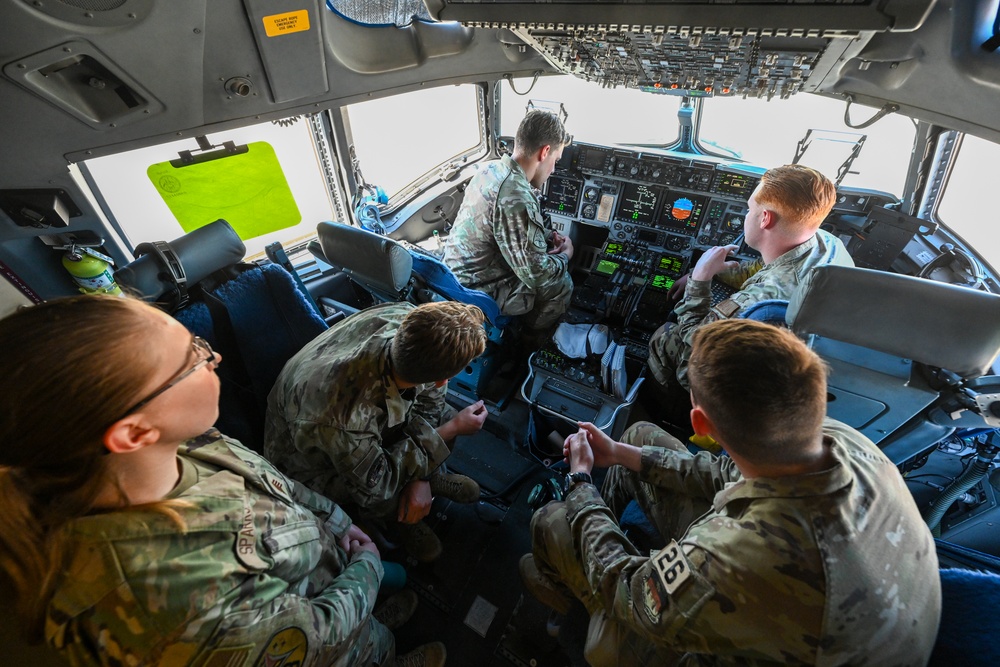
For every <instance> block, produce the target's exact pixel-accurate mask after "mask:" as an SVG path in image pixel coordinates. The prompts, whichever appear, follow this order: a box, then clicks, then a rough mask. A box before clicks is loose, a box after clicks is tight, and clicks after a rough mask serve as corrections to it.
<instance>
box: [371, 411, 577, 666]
mask: <svg viewBox="0 0 1000 667" xmlns="http://www.w3.org/2000/svg"><path fill="white" fill-rule="evenodd" d="M512 407H513V406H512ZM507 412H508V411H505V414H504V415H503V417H505V418H506V419H502V421H507V420H509V419H513V418H515V415H514V414H511V415H507V414H506V413H507ZM514 412H515V413H517V412H518V411H517V410H516V409H515V410H514ZM523 414H524V413H521V415H517V417H516V419H514V421H513V422H512V423H510V424H507V425H506V426H504V425H503V424H502V423H501V424H500V425H499V428H497V426H498V425H497V424H491V428H490V431H486V430H485V429H484V431H482V432H480V433H478V434H476V435H474V436H469V437H465V438H462V439H461V440H460V441H459V443H458V445H457V446H456V448H455V451H454V452H453V453H452V455H451V457H450V458H449V460H448V469H449V471H451V472H459V473H462V474H467V475H470V476H471V477H473V478H474V479H476V480H477V481H478V482H479V483H480V486H481V488H482V489H483V492H484V493H487V494H489V493H497V492H503V491H504V490H505V489H506V492H505V493H502V495H501V497H499V498H495V499H489V500H481V501H480V502H478V503H474V504H461V503H456V502H452V501H450V500H447V499H444V498H437V499H435V501H434V505H433V506H432V509H431V513H430V514H429V515H428V517H427V518H426V519H425V521H427V523H428V524H429V525H430V526H431V527H432V528H433V529H434V531H435V533H436V534H437V535H438V537H440V538H441V541H442V543H443V546H444V552H443V554H442V555H441V557H440V558H439V559H438V560H437V561H435V562H434V563H426V564H421V563H416V562H415V561H413V560H412V559H406V562H404V566H405V567H406V570H407V577H408V581H407V586H409V587H410V588H412V589H413V590H414V591H416V593H417V594H418V597H419V599H420V605H419V607H418V608H417V611H416V613H415V614H414V616H413V617H412V618H411V619H410V621H409V622H407V623H406V624H405V625H403V626H402V627H401V628H399V629H397V630H396V631H395V635H396V641H397V653H398V654H403V653H405V652H406V651H408V650H410V649H412V648H414V647H416V646H418V645H420V644H423V643H426V642H429V641H442V642H444V644H445V646H446V647H447V649H448V664H449V665H463V666H464V665H469V666H475V667H489V666H493V665H496V666H502V667H508V666H509V665H518V666H519V667H520V666H523V667H532V666H534V667H564V666H566V665H570V664H571V663H570V660H569V658H567V657H566V654H565V652H564V651H563V649H562V648H561V647H560V646H559V643H558V641H557V640H556V639H554V638H552V637H550V636H549V635H548V633H547V632H546V620H547V618H548V609H547V608H546V607H544V606H543V605H542V604H540V603H539V602H537V601H536V600H535V599H534V598H532V597H531V595H530V594H528V593H526V592H525V591H524V589H523V587H522V585H521V581H520V576H519V575H518V569H517V564H518V560H519V559H520V558H521V556H522V555H523V554H525V553H528V552H529V551H530V549H531V538H530V535H529V531H528V525H529V522H530V519H531V510H530V509H529V508H528V505H527V496H528V493H529V492H530V490H531V488H532V487H533V486H534V485H535V484H536V483H538V482H539V481H541V480H543V479H545V478H546V477H549V476H551V475H552V474H553V473H552V472H550V471H548V470H546V469H545V468H544V467H543V466H542V465H541V464H539V463H538V462H537V461H535V460H534V459H532V458H530V457H529V456H528V455H527V454H526V452H525V450H524V448H523V447H521V446H520V445H519V443H520V442H521V441H522V438H523V431H524V428H523V427H524V423H523V422H522V421H521V416H522V415H523ZM492 419H494V418H493V417H491V420H492ZM496 433H500V434H501V435H502V436H505V437H503V439H501V438H498V437H497V435H495V434H496ZM507 434H509V437H506V436H507ZM401 556H402V554H401V552H393V553H389V554H383V557H385V558H386V559H387V560H398V559H399V558H400V557H401Z"/></svg>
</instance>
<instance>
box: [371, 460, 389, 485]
mask: <svg viewBox="0 0 1000 667" xmlns="http://www.w3.org/2000/svg"><path fill="white" fill-rule="evenodd" d="M385 468H386V461H385V457H384V456H380V457H379V458H378V460H377V461H375V463H373V464H372V466H371V467H370V468H369V469H368V488H369V489H370V488H372V487H374V486H375V485H376V484H378V482H379V480H380V479H382V475H383V474H384V473H385Z"/></svg>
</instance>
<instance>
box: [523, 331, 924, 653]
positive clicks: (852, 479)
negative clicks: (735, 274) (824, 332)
mask: <svg viewBox="0 0 1000 667" xmlns="http://www.w3.org/2000/svg"><path fill="white" fill-rule="evenodd" d="M690 378H691V385H692V394H693V397H694V409H693V411H692V422H693V424H694V426H695V431H696V432H698V433H699V434H703V435H711V436H712V437H714V438H715V439H716V440H717V441H718V442H720V443H722V444H723V445H724V446H725V447H726V449H727V451H728V452H729V453H730V455H731V456H730V457H725V458H718V457H714V456H712V455H709V454H707V453H704V452H703V453H699V454H698V455H695V456H693V455H691V454H690V453H689V452H688V451H687V450H686V449H685V448H684V447H683V446H682V445H681V444H680V443H679V442H678V441H676V440H675V439H673V438H672V437H671V436H669V435H667V434H666V433H665V432H663V431H661V430H659V429H658V428H657V427H655V426H652V425H650V424H637V425H635V426H633V427H632V428H631V429H630V430H629V431H628V432H627V433H626V434H625V435H624V436H623V442H618V443H616V442H613V441H612V440H611V439H610V438H608V437H607V436H606V435H604V434H603V433H601V432H600V431H599V430H597V429H596V428H595V427H594V426H593V425H592V424H581V429H580V431H579V432H578V433H576V434H574V435H572V436H570V437H569V438H567V441H566V453H567V458H568V459H569V462H570V471H571V473H577V474H578V475H577V479H573V478H571V480H572V481H571V482H570V484H569V486H570V490H569V492H568V494H567V495H566V499H565V502H558V503H556V502H554V503H550V504H548V505H546V506H545V507H544V508H542V509H541V510H539V512H537V513H536V514H535V516H534V518H533V519H532V526H531V530H532V538H533V556H526V557H525V558H524V559H523V560H522V565H521V572H522V578H523V579H524V581H525V584H526V586H527V587H528V588H529V590H531V591H532V592H533V593H534V594H535V595H536V597H538V598H539V599H541V600H542V601H543V602H547V603H548V604H549V605H550V606H552V607H553V608H555V609H557V610H559V611H562V612H565V611H566V610H567V609H568V607H569V604H570V597H569V596H570V594H572V596H575V597H576V598H578V599H579V600H580V601H582V602H583V604H584V605H585V606H586V608H587V610H588V611H589V612H590V615H591V621H590V626H589V631H588V635H587V641H586V647H585V655H586V656H587V659H588V662H589V663H590V664H591V665H594V666H595V667H601V666H603V665H622V666H625V667H629V666H632V665H650V664H689V665H690V664H704V665H735V664H755V665H764V664H774V665H778V664H781V665H815V664H830V665H847V664H849V665H872V666H875V665H924V664H926V662H927V660H928V658H929V656H930V654H931V650H932V648H933V645H934V640H935V636H936V630H937V625H938V620H939V617H940V611H941V590H940V580H939V577H938V571H937V570H938V561H937V556H936V553H935V548H934V540H933V538H932V537H931V534H930V531H929V530H928V529H927V526H926V525H925V524H924V523H923V521H922V519H921V517H920V513H919V511H918V510H917V507H916V505H915V503H914V502H913V499H912V497H911V495H910V494H909V492H908V490H907V488H906V485H905V484H904V482H903V479H902V477H901V476H900V474H899V472H898V471H897V470H896V468H895V466H893V465H892V463H891V462H890V461H889V460H888V459H887V458H886V457H885V455H884V454H882V452H881V451H880V450H879V449H878V448H877V447H876V446H875V445H874V444H872V443H871V441H869V440H868V439H867V438H865V437H864V436H862V435H861V434H860V433H858V432H857V431H854V430H853V429H851V428H849V427H847V426H845V425H844V424H841V423H839V422H836V421H833V420H830V419H826V418H825V404H826V370H825V367H824V365H823V363H822V361H821V360H820V359H819V358H818V357H817V356H816V355H815V354H814V353H813V352H812V351H811V350H809V349H808V348H806V346H805V345H804V344H803V343H802V342H801V341H799V340H798V339H797V338H796V337H795V336H794V335H793V334H791V333H790V332H787V331H781V330H776V329H774V328H773V327H770V326H769V325H766V324H761V323H759V322H752V321H747V320H728V321H720V322H715V323H712V324H709V325H706V326H705V327H703V328H702V329H701V330H699V332H698V333H697V334H696V335H695V340H694V350H693V352H692V356H691V362H690ZM594 465H598V466H608V465H617V466H622V467H624V468H627V469H628V473H629V474H628V475H627V476H623V475H611V474H609V480H611V481H610V482H608V486H606V491H607V492H608V493H609V494H610V495H611V496H612V498H613V500H612V504H613V506H612V507H609V505H608V504H605V501H604V500H603V499H602V498H601V496H600V495H599V494H598V492H597V489H596V487H594V486H593V484H592V483H588V482H587V480H586V478H580V476H579V473H589V472H590V470H591V469H592V467H593V466H594ZM612 470H614V468H612ZM626 478H629V479H628V480H627V482H626V483H627V484H628V485H629V486H630V487H631V488H629V489H627V492H628V493H626V494H623V495H628V494H629V493H633V492H634V491H635V487H636V486H639V487H642V489H643V490H642V491H641V492H638V493H636V495H637V497H638V498H639V499H640V501H641V502H642V503H643V504H644V505H645V509H646V510H647V512H649V516H650V517H651V518H652V520H653V521H654V523H656V525H657V527H658V528H659V530H660V531H661V533H662V535H663V537H664V538H665V539H666V540H669V542H668V543H667V544H666V546H665V547H664V548H662V549H660V550H659V551H655V552H653V553H651V554H649V555H645V554H641V553H639V552H638V550H637V549H636V548H635V547H634V546H633V545H632V544H631V543H630V542H629V541H628V539H627V538H626V537H625V536H624V535H623V534H622V531H621V529H620V528H619V526H618V524H617V522H616V516H617V514H616V512H617V509H618V508H617V507H616V506H614V505H619V504H620V502H621V501H622V500H623V498H621V497H617V496H616V493H617V488H616V486H617V485H618V484H621V483H622V482H623V480H625V479H626ZM609 487H610V488H609ZM700 512H703V513H701V514H699V513H700Z"/></svg>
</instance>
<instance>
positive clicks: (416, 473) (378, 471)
mask: <svg viewBox="0 0 1000 667" xmlns="http://www.w3.org/2000/svg"><path fill="white" fill-rule="evenodd" d="M314 426H315V430H311V429H310V430H303V429H296V440H298V439H299V438H300V437H301V438H304V441H303V443H301V446H304V447H305V449H300V451H306V450H308V448H313V447H316V446H317V443H319V445H318V446H319V447H320V448H321V449H322V450H323V451H324V452H325V453H326V455H327V456H328V457H329V458H330V461H331V463H332V465H333V469H334V470H336V471H337V483H338V484H343V485H345V486H346V487H347V488H348V489H349V490H350V494H351V498H352V500H354V501H355V502H357V503H358V504H359V505H361V506H362V507H370V506H372V505H375V504H377V503H380V502H384V501H387V500H390V499H392V498H394V497H395V496H397V495H398V494H399V492H400V491H401V490H402V488H403V487H404V486H406V485H407V484H408V483H410V482H411V481H412V480H414V479H419V478H422V477H426V476H427V475H429V474H430V473H431V472H432V471H433V470H435V469H436V468H438V467H439V466H440V465H441V464H442V463H443V462H444V460H445V459H446V458H448V454H449V453H450V451H449V449H448V446H447V445H446V444H445V442H444V440H442V439H441V436H440V435H438V433H437V431H436V430H435V429H434V427H433V426H432V425H431V424H430V423H428V422H427V420H425V419H424V418H422V417H420V416H412V417H411V419H410V421H409V422H408V423H407V424H406V425H405V426H404V427H403V428H402V429H400V432H399V434H398V435H396V436H395V437H393V439H392V440H391V441H387V442H383V440H382V433H381V432H380V431H379V430H377V428H376V427H375V425H374V424H373V423H370V422H369V421H368V420H366V419H364V418H362V417H357V418H356V419H354V420H352V423H350V424H348V426H347V427H346V428H345V427H342V426H339V425H318V424H317V425H314ZM296 447H300V443H298V442H296ZM338 497H339V496H338Z"/></svg>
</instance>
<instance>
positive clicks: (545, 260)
mask: <svg viewBox="0 0 1000 667" xmlns="http://www.w3.org/2000/svg"><path fill="white" fill-rule="evenodd" d="M493 233H494V236H495V238H496V242H497V245H498V246H499V248H500V253H501V254H502V255H503V258H504V260H505V261H506V262H507V264H509V265H510V268H511V269H512V270H513V271H514V274H515V275H516V276H517V278H518V280H520V281H521V282H522V283H524V284H525V285H527V286H528V288H529V289H531V290H537V289H539V288H540V287H542V286H544V285H545V284H547V283H549V282H551V281H553V280H556V279H558V278H559V277H560V276H562V274H563V273H565V272H566V267H567V265H568V264H569V259H568V258H567V257H566V255H565V254H563V253H559V254H556V255H550V254H548V245H547V244H546V241H545V233H546V232H545V227H544V226H543V225H542V223H541V222H540V221H538V220H535V219H534V217H533V216H532V214H531V212H530V211H529V210H528V207H527V204H526V203H525V202H524V201H522V200H520V199H517V198H513V197H512V198H511V200H501V203H500V205H499V206H498V207H497V212H496V216H495V217H494V220H493Z"/></svg>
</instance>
